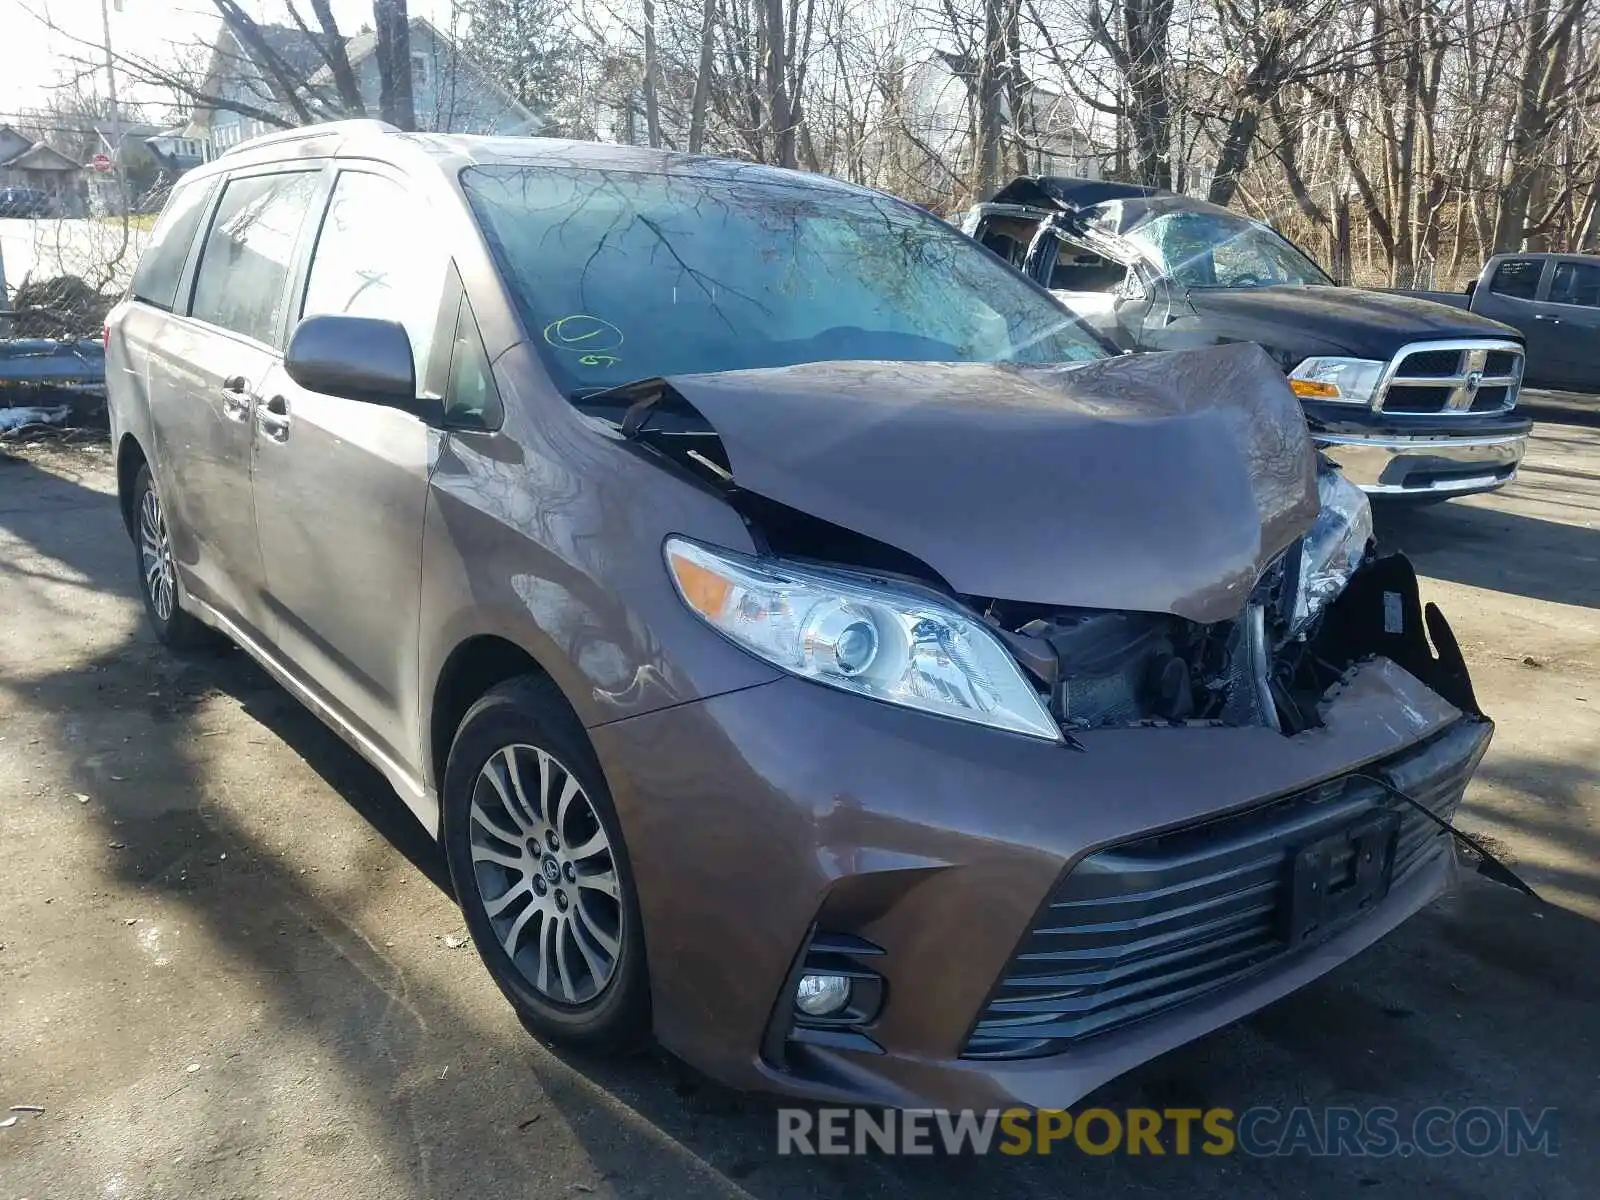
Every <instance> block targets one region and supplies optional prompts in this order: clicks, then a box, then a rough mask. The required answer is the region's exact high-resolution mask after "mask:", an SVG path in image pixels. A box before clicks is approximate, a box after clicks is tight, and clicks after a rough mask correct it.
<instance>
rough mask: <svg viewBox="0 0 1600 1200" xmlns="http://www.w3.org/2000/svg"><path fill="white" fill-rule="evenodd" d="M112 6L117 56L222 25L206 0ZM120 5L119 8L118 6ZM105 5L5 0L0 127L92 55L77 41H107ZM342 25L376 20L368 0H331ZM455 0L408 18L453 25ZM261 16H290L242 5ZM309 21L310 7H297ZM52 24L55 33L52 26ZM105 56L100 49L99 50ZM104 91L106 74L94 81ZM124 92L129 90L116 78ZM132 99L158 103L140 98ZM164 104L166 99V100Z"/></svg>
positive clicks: (261, 4) (416, 2) (263, 3)
mask: <svg viewBox="0 0 1600 1200" xmlns="http://www.w3.org/2000/svg"><path fill="white" fill-rule="evenodd" d="M106 3H107V5H108V7H110V16H111V41H112V45H113V46H114V47H115V49H116V50H117V51H118V52H119V53H126V54H130V55H138V56H142V57H150V58H155V57H158V56H160V55H161V54H163V53H171V47H172V46H173V44H174V43H177V44H184V43H192V42H193V41H195V40H196V39H201V40H205V41H209V40H210V38H211V37H212V36H213V34H214V31H215V29H216V27H217V24H218V18H217V15H216V9H215V8H214V7H213V6H212V5H211V4H210V3H209V0H106ZM117 4H120V11H118V9H117V7H116V5H117ZM100 5H101V0H0V29H3V30H4V35H3V37H0V123H4V122H5V121H6V120H7V118H8V117H9V116H10V115H11V114H14V113H16V112H17V111H18V110H19V109H26V108H34V107H37V106H38V105H40V104H41V103H43V102H44V101H45V100H46V99H47V98H48V93H49V90H50V88H51V87H52V86H53V85H55V84H57V83H59V82H60V80H61V78H62V76H63V74H65V73H68V72H69V71H70V69H71V64H70V63H69V62H68V59H69V57H71V56H73V55H80V56H81V55H83V54H85V53H88V48H87V47H85V46H84V45H83V44H82V42H81V41H80V40H76V39H83V40H88V41H92V42H94V43H95V44H96V45H99V44H101V43H102V41H103V36H104V33H103V25H102V23H101V18H100ZM332 5H333V14H334V17H335V18H336V19H337V20H338V22H339V28H340V29H341V30H343V31H344V32H345V33H347V34H350V33H354V32H355V31H356V30H357V29H358V28H359V27H360V26H361V24H362V23H363V22H365V23H367V24H371V22H372V4H371V0H332ZM450 6H451V0H410V10H411V15H412V16H414V17H426V18H427V19H429V20H431V21H433V22H434V23H435V24H436V25H439V26H440V27H441V28H446V29H447V28H449V13H450ZM244 8H245V10H246V11H247V12H249V13H250V14H251V15H252V16H255V17H256V18H257V19H266V20H269V21H272V22H277V21H279V20H283V21H284V22H285V23H286V24H287V23H288V22H287V20H286V18H285V9H284V4H283V0H244ZM300 12H301V13H302V15H304V16H305V17H306V19H307V20H308V21H309V20H310V19H311V13H310V5H308V4H302V5H300ZM51 25H54V26H55V27H56V28H54V29H52V28H50V26H51ZM102 53H103V52H102ZM96 83H97V85H98V89H99V90H100V91H101V93H102V94H103V93H104V90H105V74H104V70H103V69H102V71H101V72H100V74H99V76H98V77H97V79H96ZM118 87H119V89H121V90H123V91H127V90H129V89H128V88H127V87H126V85H125V84H124V83H123V82H122V81H121V80H120V79H119V82H118ZM129 98H131V99H133V100H139V99H145V100H151V99H155V98H154V97H150V96H142V97H141V96H139V95H137V94H134V95H132V96H131V97H129ZM163 99H164V98H163Z"/></svg>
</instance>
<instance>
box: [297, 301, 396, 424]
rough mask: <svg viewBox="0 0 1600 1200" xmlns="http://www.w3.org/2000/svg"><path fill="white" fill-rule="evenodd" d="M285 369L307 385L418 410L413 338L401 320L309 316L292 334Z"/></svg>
mask: <svg viewBox="0 0 1600 1200" xmlns="http://www.w3.org/2000/svg"><path fill="white" fill-rule="evenodd" d="M283 369H284V370H285V371H286V372H287V373H288V375H289V378H290V379H292V380H294V381H295V382H296V383H298V384H299V385H300V386H301V387H303V388H305V389H306V390H307V391H311V392H321V393H323V394H324V395H328V396H342V397H344V398H345V399H347V400H362V401H365V402H366V403H368V404H383V405H387V406H388V407H390V408H400V409H405V410H406V411H408V412H418V413H419V415H420V405H419V403H418V400H417V375H416V366H415V363H414V360H413V359H412V357H411V338H410V336H409V335H408V334H407V333H406V330H405V326H403V325H401V324H400V322H398V321H380V320H378V319H377V318H375V317H344V316H336V315H333V314H326V315H321V316H315V317H307V318H305V320H303V321H301V322H300V324H298V325H297V326H295V330H294V336H293V337H291V338H290V339H289V349H288V351H287V352H286V353H285V354H284V356H283Z"/></svg>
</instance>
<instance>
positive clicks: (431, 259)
mask: <svg viewBox="0 0 1600 1200" xmlns="http://www.w3.org/2000/svg"><path fill="white" fill-rule="evenodd" d="M426 229H427V222H426V220H425V218H424V217H423V215H422V213H421V211H420V208H419V206H418V204H417V203H416V202H415V201H414V200H413V199H412V198H411V197H410V196H408V195H407V194H406V192H405V190H404V189H403V188H401V186H400V185H399V184H398V183H395V182H394V181H393V180H391V179H386V178H384V177H383V176H381V175H369V174H365V173H362V172H358V171H346V172H344V173H342V174H341V175H340V176H339V178H338V181H337V182H336V183H335V184H334V187H333V198H332V200H331V201H330V202H329V204H328V215H327V216H326V217H325V218H323V221H322V231H321V233H319V234H318V235H317V248H316V250H315V251H314V252H313V254H312V258H311V272H310V276H309V277H308V278H307V280H306V300H305V306H304V308H303V309H302V310H301V315H302V316H307V317H309V316H314V315H316V314H319V313H340V314H344V315H348V316H352V317H378V318H381V319H383V320H387V321H398V322H400V324H402V325H404V326H405V329H406V333H407V334H409V335H410V337H411V353H412V356H413V357H414V358H415V359H416V368H417V378H418V379H426V378H427V377H428V354H429V350H430V345H429V343H430V342H431V341H432V340H433V331H434V326H435V325H436V324H437V323H438V319H439V299H440V296H441V294H442V290H443V286H444V258H443V256H442V255H439V254H434V253H430V252H429V250H428V248H427V246H426V238H424V237H421V236H420V233H421V231H424V230H426Z"/></svg>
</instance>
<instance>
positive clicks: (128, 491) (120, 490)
mask: <svg viewBox="0 0 1600 1200" xmlns="http://www.w3.org/2000/svg"><path fill="white" fill-rule="evenodd" d="M148 466H150V456H149V455H148V454H146V453H145V450H144V447H143V446H141V445H140V444H139V439H138V438H136V437H134V435H133V434H131V433H125V434H123V435H122V440H121V441H119V442H118V443H117V508H118V510H119V511H120V512H121V513H122V525H123V528H124V529H126V530H127V531H128V535H129V536H130V537H131V536H133V481H134V480H135V479H137V478H138V477H139V468H140V467H148ZM154 469H155V468H153V467H151V470H154Z"/></svg>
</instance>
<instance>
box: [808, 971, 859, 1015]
mask: <svg viewBox="0 0 1600 1200" xmlns="http://www.w3.org/2000/svg"><path fill="white" fill-rule="evenodd" d="M849 1003H850V981H849V980H848V979H846V978H845V977H844V976H843V975H812V974H806V975H802V976H800V986H799V987H797V988H795V990H794V1006H795V1007H796V1008H798V1009H799V1010H800V1011H801V1012H803V1013H805V1015H806V1016H808V1017H831V1016H834V1015H835V1014H837V1013H840V1012H843V1011H844V1007H845V1005H847V1004H849Z"/></svg>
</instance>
